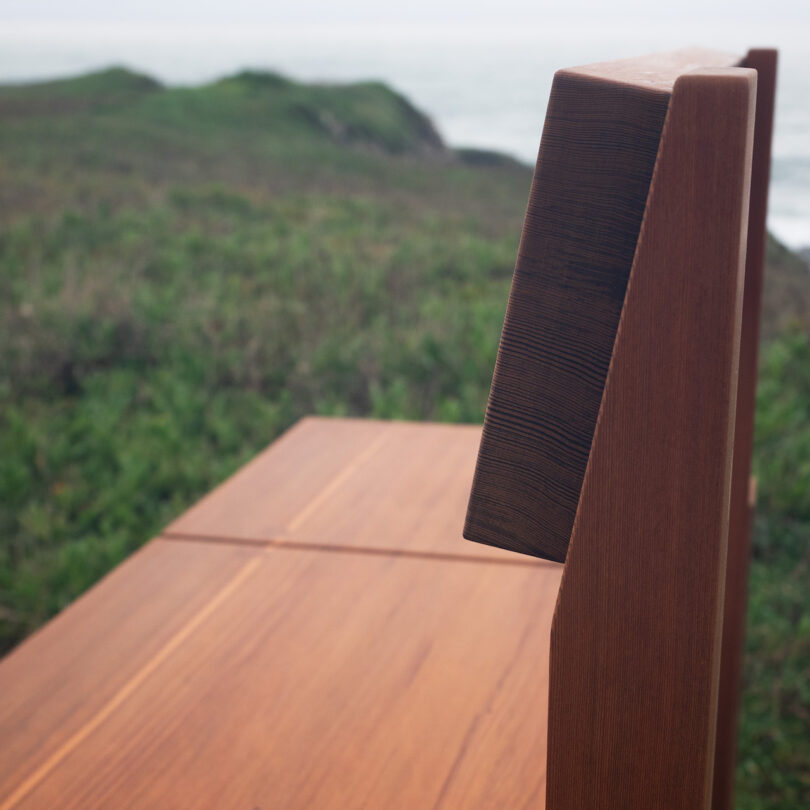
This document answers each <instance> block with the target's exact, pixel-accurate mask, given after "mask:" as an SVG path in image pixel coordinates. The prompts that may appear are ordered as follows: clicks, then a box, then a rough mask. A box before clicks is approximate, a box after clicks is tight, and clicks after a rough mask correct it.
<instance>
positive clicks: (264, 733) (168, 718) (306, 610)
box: [0, 541, 561, 810]
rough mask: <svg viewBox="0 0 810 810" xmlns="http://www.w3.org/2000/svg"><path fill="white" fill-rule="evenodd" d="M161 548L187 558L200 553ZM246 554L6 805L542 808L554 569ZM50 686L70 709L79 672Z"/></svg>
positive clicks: (302, 553)
mask: <svg viewBox="0 0 810 810" xmlns="http://www.w3.org/2000/svg"><path fill="white" fill-rule="evenodd" d="M167 542H168V541H158V542H157V543H156V544H155V545H156V546H158V548H160V547H161V546H162V545H163V544H164V543H167ZM178 546H181V547H182V548H183V549H184V550H185V556H186V558H187V559H188V561H189V565H192V564H193V560H194V558H195V557H196V556H197V555H203V556H204V555H206V554H209V553H210V549H211V548H212V544H210V543H196V542H194V541H184V542H181V543H173V544H170V547H171V549H172V551H171V553H172V554H176V551H175V549H176V547H178ZM213 547H214V548H216V549H217V551H222V552H223V553H226V552H225V551H223V549H225V546H224V545H220V546H213ZM231 553H232V552H231ZM255 554H256V555H257V557H256V559H254V560H253V561H252V562H249V563H248V564H247V567H243V568H242V569H241V570H240V571H239V572H237V574H236V575H235V576H236V578H238V582H237V583H236V585H233V583H234V581H235V577H234V574H232V573H231V574H229V576H230V582H231V586H229V587H228V586H226V587H227V591H226V592H224V596H223V595H222V594H223V590H222V588H221V589H220V591H219V592H214V594H213V595H209V597H208V599H209V600H211V601H210V602H209V605H210V604H211V603H212V602H213V603H215V604H214V607H213V609H206V608H205V607H202V608H200V607H198V608H197V611H198V613H197V615H198V616H200V615H202V618H201V619H197V620H194V619H192V620H189V619H188V618H187V619H186V627H188V626H189V624H192V625H193V626H191V629H190V630H186V631H184V630H182V629H181V630H180V631H179V632H178V631H177V630H175V631H174V632H175V638H177V637H178V636H179V637H180V640H179V641H178V642H177V643H176V644H175V645H174V647H173V648H172V649H171V651H170V654H168V655H165V656H163V657H162V658H160V659H159V660H158V661H157V663H149V662H147V663H143V662H141V664H140V666H141V668H142V669H141V672H142V673H143V674H142V675H139V674H136V675H134V676H133V675H130V676H129V678H130V681H131V682H134V683H135V686H134V687H133V688H132V689H130V691H129V692H128V693H127V694H126V695H125V697H124V698H123V699H121V700H118V701H117V702H116V701H115V698H113V699H112V702H113V703H114V705H113V707H112V710H109V711H108V710H107V709H106V707H107V706H109V704H110V697H109V696H106V697H105V698H104V699H100V700H97V701H94V702H93V707H92V711H94V712H95V713H96V715H98V714H101V715H102V720H101V721H100V722H95V723H94V720H93V719H92V718H90V719H89V720H86V721H85V722H86V723H89V725H90V726H91V729H90V731H89V732H88V733H86V734H85V735H84V736H82V737H81V739H80V741H79V742H78V744H76V745H75V746H73V747H72V748H71V750H70V751H69V752H68V753H67V754H66V755H65V756H64V757H62V758H61V759H59V760H58V761H56V762H54V763H53V764H52V766H51V767H50V768H48V769H45V770H43V771H41V772H40V773H39V774H38V775H37V778H36V779H35V781H34V782H33V783H32V784H30V786H29V789H28V791H27V792H26V793H25V795H24V796H23V797H21V800H20V801H19V802H16V803H13V806H15V807H19V808H53V807H59V808H60V810H68V809H69V808H81V810H88V808H98V807H124V806H126V807H130V808H140V807H143V808H154V807H184V808H185V807H194V808H209V807H210V808H218V809H220V808H256V807H260V808H285V810H288V809H290V810H291V809H292V808H303V807H317V808H319V810H329V808H341V810H345V808H349V807H370V808H387V809H391V810H394V809H395V808H403V809H405V808H407V810H412V808H433V807H435V808H447V809H448V810H449V809H451V808H452V809H453V810H463V809H464V808H470V810H472V809H473V808H475V810H485V809H486V808H493V810H494V808H503V807H534V808H542V807H543V793H544V768H543V762H544V760H545V737H546V722H545V716H546V706H547V702H546V701H547V689H548V682H547V672H548V644H549V640H548V634H549V626H550V621H551V615H552V611H553V606H554V602H555V598H556V593H557V588H558V584H559V576H560V571H561V567H560V566H555V565H552V564H546V565H537V566H516V567H508V566H501V565H493V564H490V563H471V562H465V561H458V560H456V561H436V560H433V559H410V558H402V557H393V556H389V555H381V556H370V555H365V554H362V553H357V554H336V553H330V552H310V551H306V550H301V549H298V548H295V547H286V548H274V549H271V550H269V551H263V552H260V551H256V552H255ZM122 576H125V574H123V573H122ZM147 592H148V591H147ZM105 596H106V595H105ZM145 596H146V593H144V597H145ZM87 602H88V608H94V609H95V610H99V609H102V608H104V609H107V610H109V609H113V610H115V611H116V612H119V611H120V610H123V605H121V606H119V605H117V604H116V603H115V600H114V599H113V603H112V604H110V601H109V598H108V597H107V598H105V600H104V601H103V603H102V602H101V601H100V600H98V598H97V594H96V592H95V591H94V592H92V593H91V594H90V596H89V597H88V599H87ZM130 609H132V606H130ZM147 609H148V605H147V604H146V600H145V599H144V601H143V602H142V604H141V605H140V607H138V608H135V609H134V619H133V620H132V621H134V622H135V623H136V624H137V619H138V617H139V616H140V615H141V613H142V611H145V610H147ZM68 624H69V622H63V623H62V627H61V628H60V630H61V632H64V631H65V630H66V629H69V628H68V627H67V625H68ZM57 632H58V631H57V629H56V628H55V627H48V628H46V630H45V631H44V632H43V634H42V637H41V643H42V644H44V645H53V644H55V643H57V640H56V638H55V635H56V633H57ZM153 661H154V659H153ZM30 664H31V658H30V655H29V652H28V645H26V644H24V645H23V646H22V648H21V649H20V651H19V662H18V666H19V667H21V668H22V669H23V670H25V668H26V666H30ZM65 689H66V690H67V692H68V693H69V694H70V695H71V697H72V698H74V699H75V700H77V701H79V700H80V699H84V696H85V692H84V691H83V689H82V684H81V678H80V676H79V675H77V674H74V675H73V676H72V677H70V678H68V679H67V682H66V685H65ZM4 700H5V696H2V695H0V701H4ZM105 700H106V701H107V702H106V703H105ZM0 801H2V800H0ZM0 806H4V805H2V804H0ZM7 806H12V805H6V806H4V810H5V807H7Z"/></svg>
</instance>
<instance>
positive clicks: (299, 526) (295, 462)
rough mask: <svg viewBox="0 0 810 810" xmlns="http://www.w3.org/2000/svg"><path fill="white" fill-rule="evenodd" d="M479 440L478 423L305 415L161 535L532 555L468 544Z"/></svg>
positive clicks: (508, 559)
mask: <svg viewBox="0 0 810 810" xmlns="http://www.w3.org/2000/svg"><path fill="white" fill-rule="evenodd" d="M480 440H481V428H480V427H478V426H472V425H432V424H424V423H420V424H413V423H408V422H381V421H375V420H356V419H324V418H308V419H305V420H302V421H301V422H299V423H298V424H297V425H295V426H294V427H293V428H292V429H291V430H290V431H288V432H287V433H286V434H285V435H284V436H282V437H281V438H280V439H279V440H278V441H276V442H274V443H273V444H272V445H271V446H270V447H269V448H268V449H267V450H265V451H264V452H263V453H261V454H260V455H259V456H258V457H257V458H256V459H254V460H253V461H252V462H251V463H250V464H248V465H246V466H245V467H243V468H242V469H241V470H239V471H238V472H237V473H236V474H235V475H234V476H233V477H232V478H230V479H229V480H228V481H226V482H225V483H224V484H222V486H220V487H218V488H217V489H216V490H214V491H213V492H212V493H211V494H210V495H208V496H207V497H206V498H203V500H202V501H200V502H199V503H198V504H196V505H195V506H194V507H192V508H191V509H190V510H189V511H188V512H186V513H185V514H184V515H182V516H181V517H179V518H178V519H177V520H175V521H174V522H173V523H172V524H171V525H170V526H168V527H167V529H166V531H165V532H164V534H165V535H166V536H171V537H179V536H185V535H188V536H193V537H209V538H212V539H217V538H222V537H227V538H230V539H238V540H241V541H245V542H249V543H257V544H259V545H267V544H268V543H274V544H277V543H283V544H294V545H303V546H305V547H310V548H316V547H320V546H326V547H339V548H347V549H353V548H363V549H366V550H378V551H388V552H396V553H398V554H432V555H438V556H444V555H449V556H452V557H470V558H477V559H488V560H500V561H502V562H504V563H505V564H520V563H521V562H522V561H523V562H527V563H530V562H533V561H532V560H529V559H526V560H521V558H519V557H516V556H515V555H514V554H509V553H508V552H506V551H503V550H501V549H497V548H489V547H486V546H473V545H471V544H470V543H464V542H462V536H461V532H462V528H463V523H464V513H465V509H466V505H467V500H468V499H469V495H470V485H471V482H472V475H473V469H474V467H475V458H476V454H477V452H478V445H479V443H480Z"/></svg>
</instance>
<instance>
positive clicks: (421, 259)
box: [0, 69, 810, 810]
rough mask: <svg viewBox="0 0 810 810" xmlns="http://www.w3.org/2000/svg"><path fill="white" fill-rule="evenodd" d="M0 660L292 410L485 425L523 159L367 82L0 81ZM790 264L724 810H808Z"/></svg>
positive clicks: (807, 517)
mask: <svg viewBox="0 0 810 810" xmlns="http://www.w3.org/2000/svg"><path fill="white" fill-rule="evenodd" d="M0 115H2V118H3V122H4V124H3V127H2V128H0V200H2V204H1V205H0V346H1V347H2V348H1V349H0V649H8V648H10V647H11V646H12V645H13V644H15V643H16V642H17V641H19V640H20V639H22V638H23V637H24V636H25V635H26V634H27V633H29V632H31V631H32V630H33V629H35V628H36V627H37V626H39V625H40V624H41V623H42V622H44V621H45V620H46V619H47V618H48V617H50V616H51V615H53V614H54V613H55V612H56V611H58V610H59V609H61V608H62V607H64V606H65V605H66V604H68V603H69V602H70V601H71V600H72V599H74V598H75V597H76V596H77V595H78V594H79V593H81V592H82V591H83V590H84V589H85V588H87V587H88V586H90V585H91V584H92V583H93V582H94V581H95V580H96V579H98V578H99V577H100V576H101V575H103V574H104V573H105V572H106V571H107V570H109V569H110V568H111V567H112V566H113V565H115V564H116V563H117V562H119V561H120V560H121V559H122V558H123V557H124V556H125V555H126V554H128V553H129V552H130V551H132V550H133V549H134V548H136V547H137V546H138V545H139V544H141V543H143V542H144V541H146V540H147V539H149V537H150V536H152V535H154V534H155V533H156V532H157V531H158V530H159V529H160V528H161V526H163V525H165V524H166V523H167V522H168V521H169V520H170V519H171V518H172V517H173V516H175V515H176V514H178V513H179V512H181V511H182V510H183V509H184V508H185V507H186V506H188V505H189V504H191V503H192V502H194V501H195V500H196V499H197V498H199V496H200V495H202V494H203V493H204V492H206V491H207V490H209V489H210V488H211V487H212V486H213V485H214V484H216V483H217V482H219V481H220V480H222V479H223V478H224V477H225V476H226V475H228V474H229V473H230V472H231V471H233V470H234V469H236V468H237V467H238V466H239V465H240V464H242V463H243V462H244V461H245V460H246V459H248V458H249V457H250V456H252V455H253V454H255V453H256V452H257V451H258V450H259V449H261V448H262V447H264V446H265V445H266V444H267V443H268V442H270V441H271V440H272V439H273V438H274V437H275V436H277V435H278V434H279V433H280V432H281V431H282V430H284V429H285V428H286V427H288V426H289V425H290V424H292V423H293V422H294V421H295V420H296V419H298V418H299V417H300V416H302V415H304V414H306V413H311V412H317V413H322V414H357V415H375V416H381V417H400V418H412V419H437V420H446V421H473V422H478V421H481V419H482V418H483V410H484V406H485V403H486V396H487V392H488V389H489V383H490V377H491V373H492V367H493V363H494V358H495V352H496V349H497V341H498V336H499V332H500V325H501V321H502V318H503V312H504V308H505V303H506V297H507V294H508V289H509V281H510V276H511V269H512V265H513V262H514V256H515V251H516V247H517V240H518V237H519V233H520V225H521V220H522V214H523V209H524V206H525V200H526V195H527V191H528V183H529V179H530V172H529V170H528V169H527V168H526V167H524V166H521V165H519V164H517V163H515V162H513V161H511V160H509V159H507V158H503V157H502V156H498V155H493V154H490V153H482V152H480V151H477V150H464V151H459V152H456V151H453V150H451V149H449V148H447V147H446V146H445V145H444V144H443V143H442V141H441V139H440V138H439V136H438V135H437V133H436V131H435V129H434V128H433V126H432V125H431V123H430V121H429V120H428V119H427V118H425V116H424V115H422V114H421V113H420V112H419V111H418V110H416V109H415V108H413V107H412V106H411V105H410V104H409V103H408V102H407V100H405V99H403V98H402V97H401V96H399V95H398V94H396V93H394V92H393V91H391V90H390V89H388V88H387V87H385V86H384V85H381V84H375V83H365V84H358V85H351V86H325V85H301V84H297V83H294V82H291V81H289V80H287V79H285V78H283V77H280V76H277V75H273V74H259V73H242V74H239V75H237V76H234V77H231V78H228V79H224V80H222V81H219V82H216V83H214V84H211V85H208V86H205V87H199V88H182V89H167V88H163V87H161V86H160V85H159V84H158V83H156V82H154V81H152V80H151V79H148V78H146V77H143V76H138V75H136V74H133V73H130V72H127V71H124V70H120V69H117V70H109V71H104V72H102V73H97V74H92V75H90V76H85V77H80V78H78V79H74V80H70V81H64V82H53V83H48V84H42V85H32V86H19V87H6V88H0ZM808 302H810V276H809V275H808V271H807V268H806V266H805V265H804V264H803V263H802V262H801V260H799V259H798V258H797V257H795V256H793V255H792V254H790V253H789V252H788V251H786V250H784V249H783V248H781V246H779V245H777V244H776V243H772V245H771V246H770V249H769V274H768V281H767V289H766V304H765V320H766V322H765V327H764V334H765V339H766V340H765V345H764V347H763V356H762V368H761V383H760V389H759V400H758V414H757V443H756V458H755V467H756V474H757V475H758V478H759V489H760V501H759V502H760V509H759V513H758V518H757V523H756V528H755V537H754V556H753V562H752V572H751V600H750V612H749V633H748V653H747V663H746V690H745V699H744V708H743V715H742V731H741V741H740V765H739V790H738V794H739V797H738V804H739V806H740V807H742V808H746V809H747V810H755V809H756V810H760V809H763V810H764V808H778V807H785V808H787V807H798V806H801V805H802V804H807V803H809V802H810V587H808V583H810V570H809V569H810V497H809V496H808V492H810V341H808V336H807V334H808V329H810V324H808V322H807V317H808V312H810V305H808Z"/></svg>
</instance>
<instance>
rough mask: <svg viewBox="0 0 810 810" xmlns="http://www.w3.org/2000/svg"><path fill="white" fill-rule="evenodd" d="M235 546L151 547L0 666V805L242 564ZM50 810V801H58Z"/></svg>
mask: <svg viewBox="0 0 810 810" xmlns="http://www.w3.org/2000/svg"><path fill="white" fill-rule="evenodd" d="M247 556H248V552H246V550H245V549H243V548H240V547H238V546H226V547H224V548H223V549H220V550H217V549H216V548H208V547H200V548H199V549H198V550H197V552H196V553H194V554H189V553H188V552H187V551H186V550H185V549H184V547H183V545H182V544H181V543H161V544H154V543H153V544H150V545H148V546H146V547H145V548H144V549H142V550H141V551H139V552H138V553H137V554H135V555H133V556H132V557H131V558H130V559H129V560H128V561H127V562H126V563H125V564H124V565H123V566H120V567H119V568H117V569H116V570H115V571H113V572H112V573H111V574H110V575H109V576H107V577H106V578H105V579H103V580H102V581H101V582H100V583H99V584H98V585H96V586H95V587H94V588H93V589H92V590H91V591H90V592H88V593H87V594H86V595H85V596H83V597H82V598H81V599H79V600H78V601H76V602H75V603H74V604H72V605H71V606H70V607H69V608H68V609H67V610H65V611H64V612H63V613H61V614H60V615H59V616H57V617H56V618H55V619H53V620H52V621H51V622H50V623H49V624H48V625H47V626H46V627H44V628H43V629H42V630H40V631H39V632H37V633H35V634H34V635H33V636H32V637H30V638H29V639H28V640H27V641H26V642H24V643H23V644H21V645H20V646H19V647H17V648H16V649H15V650H14V651H13V652H11V653H10V654H9V655H8V656H6V657H5V658H4V659H3V660H2V662H0V741H2V742H1V743H0V807H2V808H3V810H5V808H7V807H12V806H15V804H16V799H15V796H18V791H19V790H20V788H21V787H22V786H24V785H25V784H26V782H27V780H28V779H29V778H30V777H31V776H32V774H34V773H36V771H37V769H38V767H40V766H41V765H42V764H43V763H45V762H47V761H48V760H49V759H50V758H51V757H53V756H55V755H56V754H57V753H58V752H62V754H64V753H66V751H67V750H68V749H69V748H70V746H71V740H74V739H75V738H76V737H77V735H81V734H82V733H83V730H87V729H89V728H90V725H91V724H92V723H93V720H94V718H95V717H96V716H97V715H98V713H99V712H100V711H101V710H102V709H103V707H104V706H106V705H109V704H110V702H111V701H113V700H114V699H115V696H116V695H117V694H119V693H120V691H121V690H122V689H124V688H125V686H126V684H127V683H129V682H131V681H132V679H133V678H136V677H137V675H138V673H139V672H142V671H143V669H144V667H146V666H148V664H149V662H150V661H151V660H153V659H154V658H155V656H157V655H158V654H159V653H160V650H161V649H163V647H164V646H165V645H166V644H168V643H169V642H170V641H171V639H172V638H173V637H175V636H176V634H177V633H178V632H180V631H181V629H182V628H183V627H184V626H186V625H187V624H188V623H189V622H190V621H192V620H193V618H194V616H196V615H197V614H198V613H199V612H200V611H201V610H203V609H204V608H205V606H206V605H207V604H208V603H210V601H211V600H212V599H213V598H214V597H215V595H216V593H217V592H218V591H219V590H220V589H221V588H222V587H224V586H225V584H227V582H228V581H229V580H230V579H231V578H232V577H233V576H234V575H235V574H236V573H237V572H238V571H239V569H240V568H241V567H242V566H243V565H244V564H245V560H246V557H247ZM57 806H58V805H57Z"/></svg>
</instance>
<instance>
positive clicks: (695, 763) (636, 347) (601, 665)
mask: <svg viewBox="0 0 810 810" xmlns="http://www.w3.org/2000/svg"><path fill="white" fill-rule="evenodd" d="M755 89H756V73H755V72H754V71H752V70H746V69H734V70H720V71H707V72H701V73H693V74H687V75H685V76H683V77H681V78H680V79H678V81H677V82H676V83H675V87H674V90H673V96H672V102H671V104H670V109H669V113H668V118H667V123H666V127H665V131H664V136H663V139H662V144H661V152H660V155H659V158H658V162H657V165H656V170H655V176H654V179H653V183H652V188H651V191H650V199H649V202H648V205H647V211H646V214H645V220H644V228H643V231H642V234H641V238H640V241H639V246H638V252H637V254H636V259H635V262H634V265H633V270H632V273H631V277H630V282H629V285H628V292H627V300H626V302H625V307H624V311H623V313H622V320H621V324H620V327H619V331H618V336H617V340H616V347H615V349H614V356H613V359H612V362H611V368H610V374H609V377H608V380H607V385H606V388H605V395H604V401H603V403H602V408H601V410H600V417H599V424H598V426H597V429H596V434H595V437H594V443H593V448H592V450H591V455H590V459H589V463H588V471H587V474H586V476H585V481H584V486H583V491H582V498H581V501H580V505H579V508H578V511H577V517H576V523H575V526H574V531H573V538H572V540H571V546H570V548H569V552H568V559H567V562H566V566H565V575H564V578H563V583H562V587H561V589H560V594H559V602H558V605H557V608H556V612H555V617H554V623H553V629H552V638H551V644H552V648H551V677H550V692H549V756H548V794H547V801H548V806H549V807H553V808H554V809H555V810H575V808H576V809H579V808H585V807H587V808H602V807H604V808H615V807H633V808H635V807H645V808H646V807H654V808H657V810H682V808H690V810H706V809H707V808H708V807H710V802H711V788H712V770H713V765H714V751H715V748H714V742H715V727H716V712H717V685H718V676H719V666H720V636H721V628H722V604H723V587H724V583H725V563H726V548H727V538H728V508H729V496H730V489H731V456H732V449H733V444H732V442H733V430H734V414H735V400H736V393H737V367H738V358H739V340H740V319H741V309H742V288H743V277H744V236H745V232H746V227H747V218H748V210H747V209H748V194H749V185H750V176H751V152H752V143H753V121H754V94H755Z"/></svg>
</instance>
